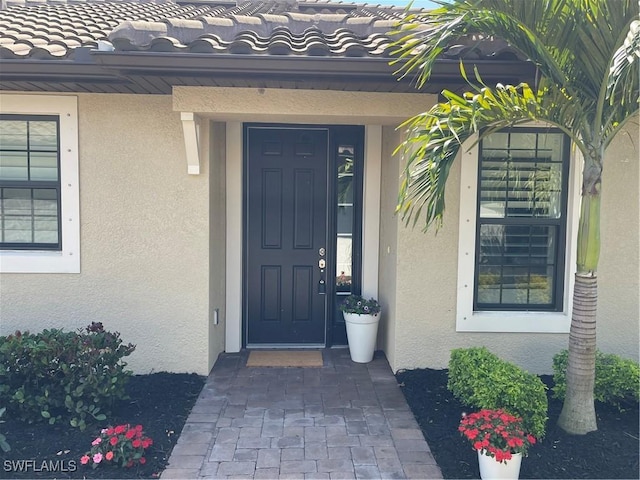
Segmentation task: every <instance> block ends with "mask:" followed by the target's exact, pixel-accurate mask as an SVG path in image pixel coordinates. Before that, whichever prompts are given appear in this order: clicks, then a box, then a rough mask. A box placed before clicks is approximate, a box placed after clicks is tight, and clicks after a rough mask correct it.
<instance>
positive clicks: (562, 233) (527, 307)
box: [473, 127, 571, 312]
mask: <svg viewBox="0 0 640 480" xmlns="http://www.w3.org/2000/svg"><path fill="white" fill-rule="evenodd" d="M495 133H535V134H536V135H537V136H540V135H544V134H561V135H562V136H563V144H562V168H561V171H562V183H561V191H560V202H561V208H560V216H559V217H558V218H549V217H535V216H529V217H524V216H523V217H509V216H507V214H505V216H504V217H503V218H493V217H491V218H489V217H487V218H482V217H481V216H480V211H481V195H482V188H481V181H482V161H483V144H484V141H483V140H481V141H480V142H479V147H478V173H477V178H476V182H477V192H476V211H475V216H476V231H475V257H474V289H473V310H474V311H477V312H488V311H513V312H526V311H546V312H561V311H563V309H564V289H565V268H566V247H567V245H566V244H567V228H568V225H567V224H568V198H569V173H570V163H571V162H570V160H571V159H570V153H571V141H570V138H569V137H568V135H566V134H565V133H564V132H563V131H562V130H560V129H558V128H551V127H517V128H511V129H506V130H499V131H497V132H495ZM537 144H538V142H537V141H536V145H537ZM483 225H504V226H518V225H521V226H532V227H535V226H539V227H549V226H551V227H554V228H555V234H556V248H555V262H554V264H555V271H554V288H553V289H552V301H551V302H550V303H549V304H535V303H489V302H483V303H480V302H479V301H478V286H479V273H480V268H479V266H480V248H481V239H480V233H481V228H482V226H483ZM531 265H532V264H529V267H531ZM503 266H504V264H501V268H502V267H503Z"/></svg>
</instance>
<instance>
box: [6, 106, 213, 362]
mask: <svg viewBox="0 0 640 480" xmlns="http://www.w3.org/2000/svg"><path fill="white" fill-rule="evenodd" d="M78 99H79V101H78V108H79V132H80V133H79V136H80V138H79V143H80V207H81V208H80V217H81V273H80V274H65V275H58V274H46V275H43V274H3V276H2V281H1V282H0V295H1V303H2V310H1V317H0V333H2V334H7V333H9V332H11V331H14V330H16V329H21V330H26V329H29V330H30V331H32V332H35V331H40V330H42V329H43V328H52V327H64V328H65V329H67V330H75V329H77V328H81V327H84V326H86V325H87V324H88V323H90V322H91V321H101V322H103V323H104V325H105V328H107V329H108V330H112V331H119V332H121V334H122V338H123V339H124V340H125V341H126V342H132V343H135V344H137V349H136V351H135V352H134V353H133V354H132V355H131V356H130V357H128V360H127V361H128V363H129V366H130V368H132V369H133V370H134V371H135V372H136V373H147V372H151V371H163V370H168V371H174V372H197V373H200V374H206V373H208V370H209V365H207V339H208V326H209V325H208V322H209V318H208V295H209V292H208V289H209V278H208V274H207V270H208V263H209V253H208V252H209V243H208V242H209V240H208V238H209V232H208V217H209V206H208V188H209V185H208V176H207V175H206V174H202V175H199V176H191V175H187V164H186V160H185V150H184V143H183V137H182V127H181V123H180V115H179V113H176V112H173V111H172V105H171V98H170V97H168V96H166V97H165V96H142V95H96V94H80V95H78ZM205 171H206V170H205Z"/></svg>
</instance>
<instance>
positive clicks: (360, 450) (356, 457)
mask: <svg viewBox="0 0 640 480" xmlns="http://www.w3.org/2000/svg"><path fill="white" fill-rule="evenodd" d="M351 458H352V460H353V464H354V465H375V464H376V456H375V453H374V451H373V447H351Z"/></svg>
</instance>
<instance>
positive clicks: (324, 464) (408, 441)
mask: <svg viewBox="0 0 640 480" xmlns="http://www.w3.org/2000/svg"><path fill="white" fill-rule="evenodd" d="M247 357H248V352H241V353H239V354H223V355H221V356H220V358H219V359H218V361H217V362H216V364H215V366H214V367H213V370H212V371H211V374H210V375H209V378H208V379H207V383H206V385H205V386H204V388H203V390H202V393H201V394H200V396H199V398H198V400H197V401H196V404H195V406H194V408H193V410H192V412H191V414H190V415H189V418H188V419H187V422H186V424H185V426H184V428H183V430H182V433H181V434H180V437H179V439H178V443H177V444H176V446H175V448H174V449H173V452H172V453H171V457H170V458H169V466H168V467H167V469H166V470H165V471H164V472H163V473H162V478H163V479H167V478H187V479H191V478H252V479H261V478H263V479H285V478H287V479H365V478H367V479H369V478H371V479H387V478H414V479H430V478H442V474H441V472H440V468H439V467H438V466H437V465H436V462H435V460H434V459H433V456H432V455H431V453H430V450H429V446H428V445H427V442H426V441H425V440H424V437H423V435H422V432H421V430H420V428H419V427H418V424H417V423H416V421H415V419H414V417H413V414H412V413H411V410H410V409H409V407H408V405H407V402H406V400H405V398H404V396H403V394H402V392H401V391H400V388H399V387H398V385H397V383H396V380H395V377H394V376H393V374H392V372H391V369H390V368H389V364H388V362H387V360H386V358H385V357H384V355H383V354H381V353H376V357H375V358H374V360H373V361H372V362H371V363H368V364H357V363H353V362H352V361H351V359H350V358H349V351H348V350H347V349H327V350H323V357H324V366H323V367H322V368H247V367H246V361H247Z"/></svg>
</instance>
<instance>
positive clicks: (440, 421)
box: [396, 369, 640, 479]
mask: <svg viewBox="0 0 640 480" xmlns="http://www.w3.org/2000/svg"><path fill="white" fill-rule="evenodd" d="M396 377H397V380H398V382H399V383H400V384H401V386H402V391H403V392H404V395H405V397H406V398H407V402H408V403H409V406H410V407H411V410H412V411H413V413H414V415H415V417H416V419H417V421H418V423H419V424H420V427H421V428H422V431H423V433H424V435H425V438H426V439H427V442H428V443H429V446H430V447H431V451H432V453H433V455H434V457H435V459H436V462H437V463H438V465H439V466H440V468H441V469H442V474H443V476H444V478H479V471H478V459H477V453H476V452H475V451H474V450H472V448H471V445H470V444H469V442H468V441H467V440H465V439H464V438H463V437H462V436H461V435H460V434H459V433H458V430H457V428H458V424H459V421H460V417H461V414H462V412H469V411H472V410H473V409H470V408H468V407H464V406H463V405H462V404H461V403H460V402H458V401H457V400H456V399H455V398H454V397H453V395H452V394H451V393H450V392H449V391H448V390H447V371H446V370H431V369H420V370H410V371H404V372H400V373H398V374H397V375H396ZM541 379H542V381H543V382H544V383H545V384H546V385H547V386H549V387H550V386H551V385H552V384H553V383H552V382H553V380H552V378H551V377H550V376H544V375H543V376H541ZM548 397H549V413H548V416H549V420H548V422H547V433H546V436H545V438H544V439H543V441H542V442H539V443H537V444H536V445H534V446H533V447H532V448H531V449H530V450H529V456H528V457H525V458H524V459H523V460H522V467H521V470H520V478H542V479H546V478H630V479H637V478H640V476H639V471H638V451H639V450H638V449H639V444H638V436H639V428H638V418H639V417H638V414H639V412H638V404H634V405H629V406H628V407H627V408H626V410H625V411H624V412H619V411H618V409H616V408H612V407H609V406H607V405H602V404H598V403H597V404H596V415H597V420H598V430H597V431H596V432H591V433H588V434H587V435H569V434H567V433H565V432H564V431H563V430H561V429H560V428H558V427H557V426H556V422H557V420H558V416H559V415H560V411H561V409H562V402H560V401H558V400H556V399H554V398H552V396H551V391H550V390H549V391H548Z"/></svg>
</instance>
